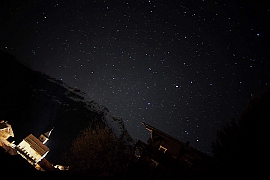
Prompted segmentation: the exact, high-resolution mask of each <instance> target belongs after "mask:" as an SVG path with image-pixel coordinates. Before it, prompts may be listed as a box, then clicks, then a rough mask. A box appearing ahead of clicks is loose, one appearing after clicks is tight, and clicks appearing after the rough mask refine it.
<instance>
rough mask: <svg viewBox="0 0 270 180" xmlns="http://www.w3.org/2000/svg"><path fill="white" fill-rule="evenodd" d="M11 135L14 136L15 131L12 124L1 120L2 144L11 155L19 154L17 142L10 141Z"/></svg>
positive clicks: (0, 144) (0, 143)
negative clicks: (16, 147) (16, 148)
mask: <svg viewBox="0 0 270 180" xmlns="http://www.w3.org/2000/svg"><path fill="white" fill-rule="evenodd" d="M9 137H14V133H13V130H12V127H11V125H10V124H8V123H7V121H4V120H1V121H0V146H1V147H2V148H4V149H5V151H6V152H9V153H10V154H11V155H15V154H17V151H16V150H15V149H14V148H15V146H16V145H15V144H14V143H13V142H12V143H10V142H9V141H8V138H9Z"/></svg>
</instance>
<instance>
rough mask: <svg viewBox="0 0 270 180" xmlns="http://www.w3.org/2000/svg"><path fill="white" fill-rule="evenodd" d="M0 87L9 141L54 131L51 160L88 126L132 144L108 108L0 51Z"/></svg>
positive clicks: (0, 109) (0, 106)
mask: <svg viewBox="0 0 270 180" xmlns="http://www.w3.org/2000/svg"><path fill="white" fill-rule="evenodd" d="M0 84H1V88H0V119H1V120H5V121H8V123H9V124H11V126H12V128H13V131H14V138H11V139H9V141H12V140H14V141H15V144H18V143H19V142H21V141H22V139H23V138H25V137H26V136H28V135H29V134H30V133H32V134H33V135H35V136H37V137H38V136H39V135H40V134H41V133H44V132H46V131H48V130H50V129H52V128H53V131H52V133H51V136H50V140H49V141H48V142H47V144H46V145H47V146H48V147H49V148H50V152H49V153H48V155H47V156H46V158H47V159H48V160H49V161H52V162H53V161H54V160H55V159H56V157H57V156H58V155H59V154H61V152H63V151H64V150H65V148H67V147H69V145H70V143H71V142H72V140H73V139H74V138H76V137H77V136H78V134H79V133H80V132H81V130H83V129H84V128H86V127H87V126H88V125H89V124H90V125H93V126H95V125H96V124H98V123H103V124H105V125H107V126H108V127H110V128H111V129H112V130H113V132H114V133H115V134H116V135H117V136H118V137H121V138H125V139H126V141H127V142H129V143H133V140H132V138H131V136H130V135H129V133H128V132H127V130H126V129H125V126H124V123H123V121H122V119H121V118H119V117H118V118H117V117H114V116H113V115H112V114H111V113H110V111H109V110H108V109H107V108H106V107H105V106H102V105H99V104H98V103H96V102H95V101H94V100H93V99H90V98H89V97H88V96H87V95H86V94H85V93H83V92H81V91H80V90H78V89H75V88H72V87H69V86H68V85H66V84H65V83H63V82H61V81H60V80H56V79H54V78H52V77H50V76H48V75H46V74H43V73H41V72H38V71H33V70H32V69H30V68H28V67H27V66H25V65H23V64H21V63H19V62H18V61H17V60H16V58H15V57H14V56H12V55H10V54H7V53H5V52H0Z"/></svg>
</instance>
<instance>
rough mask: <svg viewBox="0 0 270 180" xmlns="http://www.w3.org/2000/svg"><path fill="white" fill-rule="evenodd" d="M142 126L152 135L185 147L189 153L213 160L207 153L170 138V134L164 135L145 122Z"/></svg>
mask: <svg viewBox="0 0 270 180" xmlns="http://www.w3.org/2000/svg"><path fill="white" fill-rule="evenodd" d="M142 124H143V125H144V126H145V128H146V129H147V130H148V131H150V132H151V133H153V132H154V133H155V134H157V135H159V136H160V137H163V138H165V139H168V140H170V141H173V142H175V143H177V144H180V145H181V147H184V148H185V149H188V150H189V151H192V152H194V153H196V154H198V155H200V156H203V157H205V158H211V157H210V156H208V155H207V154H205V153H203V152H201V151H199V150H198V149H196V148H193V147H191V146H189V144H187V143H184V142H182V141H180V140H178V139H176V138H174V137H172V136H170V135H168V134H166V133H164V132H162V131H160V130H158V129H156V128H154V127H153V126H151V125H149V124H147V123H145V122H142Z"/></svg>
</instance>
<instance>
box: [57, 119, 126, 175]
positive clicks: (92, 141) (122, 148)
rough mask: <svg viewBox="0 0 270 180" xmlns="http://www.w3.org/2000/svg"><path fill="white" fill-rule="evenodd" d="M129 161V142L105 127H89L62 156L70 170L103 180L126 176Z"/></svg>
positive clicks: (100, 125)
mask: <svg viewBox="0 0 270 180" xmlns="http://www.w3.org/2000/svg"><path fill="white" fill-rule="evenodd" d="M127 159H128V146H127V145H126V144H125V141H124V140H122V139H121V138H118V137H117V136H116V135H115V134H114V133H113V132H112V131H111V129H110V128H108V127H107V126H105V125H102V124H98V125H96V126H95V127H94V128H93V127H92V126H91V125H89V126H88V127H87V128H85V129H84V130H83V131H82V132H81V133H80V134H79V136H78V137H77V138H76V139H75V140H74V141H73V142H72V143H71V148H70V149H69V150H68V151H66V152H65V153H64V154H63V157H62V161H63V163H65V164H69V165H70V171H74V172H79V173H82V174H85V175H89V176H91V177H99V178H112V177H117V178H121V177H124V176H125V170H126V169H127V164H128V163H127Z"/></svg>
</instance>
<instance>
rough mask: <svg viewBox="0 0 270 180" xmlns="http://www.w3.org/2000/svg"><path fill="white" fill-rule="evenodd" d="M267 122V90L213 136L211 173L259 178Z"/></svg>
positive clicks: (269, 116)
mask: <svg viewBox="0 0 270 180" xmlns="http://www.w3.org/2000/svg"><path fill="white" fill-rule="evenodd" d="M269 119H270V87H268V88H266V89H265V90H264V91H262V92H261V93H260V94H258V95H256V96H253V97H252V98H251V99H250V100H249V101H248V103H247V104H246V106H245V108H244V109H243V110H242V112H241V113H240V115H239V118H238V120H237V119H235V118H232V119H231V121H230V122H228V123H227V124H226V125H225V126H224V127H223V128H222V129H220V130H218V132H217V139H216V141H215V142H213V144H212V150H213V156H214V159H215V164H216V166H215V168H216V169H215V170H214V171H215V172H217V173H219V174H222V175H224V176H223V177H232V176H234V177H236V176H238V177H242V176H244V175H256V176H258V175H262V174H263V173H265V171H263V166H262V164H264V161H265V157H266V155H267V152H266V142H267V137H268V134H267V129H268V127H267V122H268V121H269Z"/></svg>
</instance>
